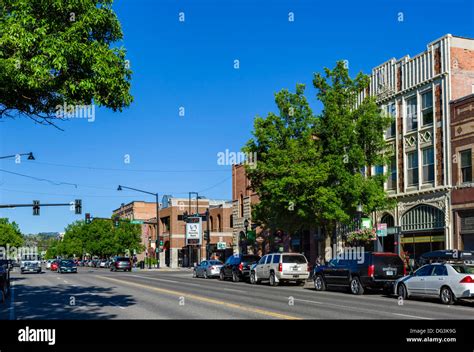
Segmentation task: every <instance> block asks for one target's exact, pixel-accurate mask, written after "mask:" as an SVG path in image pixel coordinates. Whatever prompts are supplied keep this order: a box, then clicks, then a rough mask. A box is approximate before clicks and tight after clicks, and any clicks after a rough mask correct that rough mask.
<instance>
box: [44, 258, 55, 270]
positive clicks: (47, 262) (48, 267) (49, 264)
mask: <svg viewBox="0 0 474 352" xmlns="http://www.w3.org/2000/svg"><path fill="white" fill-rule="evenodd" d="M53 261H54V260H53V259H49V260H47V261H46V269H48V270H49V269H51V263H52V262H53Z"/></svg>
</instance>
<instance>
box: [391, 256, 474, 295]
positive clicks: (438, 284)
mask: <svg viewBox="0 0 474 352" xmlns="http://www.w3.org/2000/svg"><path fill="white" fill-rule="evenodd" d="M394 289H395V294H397V295H398V296H399V297H401V298H403V299H407V298H410V297H415V296H419V297H437V298H439V299H440V300H441V302H442V303H444V304H454V303H455V302H456V300H458V299H465V298H471V299H473V298H474V266H468V265H466V264H463V263H460V264H454V263H434V264H427V265H424V266H422V267H421V268H419V269H418V270H417V271H415V272H414V273H413V274H411V275H408V276H405V277H402V278H400V279H398V280H397V281H396V282H395V286H394Z"/></svg>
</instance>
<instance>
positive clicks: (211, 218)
mask: <svg viewBox="0 0 474 352" xmlns="http://www.w3.org/2000/svg"><path fill="white" fill-rule="evenodd" d="M209 227H210V229H209V230H211V231H212V232H214V219H213V217H212V216H211V217H209Z"/></svg>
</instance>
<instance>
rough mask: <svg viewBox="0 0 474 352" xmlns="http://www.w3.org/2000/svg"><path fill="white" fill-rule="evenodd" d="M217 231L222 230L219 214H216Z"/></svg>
mask: <svg viewBox="0 0 474 352" xmlns="http://www.w3.org/2000/svg"><path fill="white" fill-rule="evenodd" d="M217 231H218V232H222V221H221V215H220V214H217Z"/></svg>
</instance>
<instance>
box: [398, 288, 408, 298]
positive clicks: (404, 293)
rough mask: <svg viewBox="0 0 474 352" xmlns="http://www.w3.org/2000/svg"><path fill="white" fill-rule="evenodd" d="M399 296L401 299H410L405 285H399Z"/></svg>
mask: <svg viewBox="0 0 474 352" xmlns="http://www.w3.org/2000/svg"><path fill="white" fill-rule="evenodd" d="M397 295H398V297H401V298H402V299H408V292H407V287H406V286H405V284H400V285H398V287H397Z"/></svg>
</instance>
